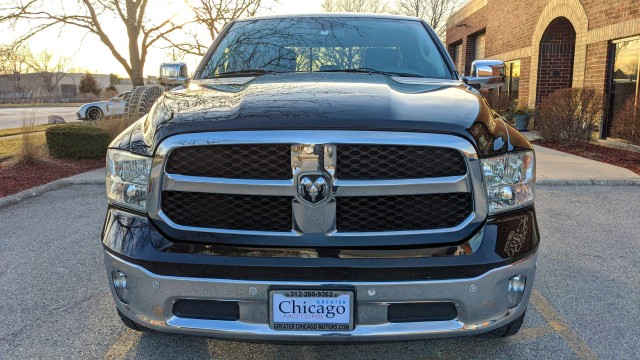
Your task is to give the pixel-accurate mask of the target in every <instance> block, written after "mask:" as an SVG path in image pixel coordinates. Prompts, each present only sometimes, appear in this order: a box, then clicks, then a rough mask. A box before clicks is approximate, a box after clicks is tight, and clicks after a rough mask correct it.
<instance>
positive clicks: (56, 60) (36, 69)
mask: <svg viewBox="0 0 640 360" xmlns="http://www.w3.org/2000/svg"><path fill="white" fill-rule="evenodd" d="M26 64H27V67H28V68H29V70H30V71H31V72H32V73H35V74H36V76H38V77H39V78H40V80H42V83H43V88H44V90H45V91H46V92H47V93H49V94H53V93H54V92H55V90H56V88H57V87H58V84H59V83H60V81H61V80H62V79H64V78H65V76H67V75H68V74H69V71H70V64H71V58H68V57H64V56H54V55H53V53H51V52H50V51H46V50H45V51H43V52H41V53H40V54H38V55H31V56H28V57H27V58H26Z"/></svg>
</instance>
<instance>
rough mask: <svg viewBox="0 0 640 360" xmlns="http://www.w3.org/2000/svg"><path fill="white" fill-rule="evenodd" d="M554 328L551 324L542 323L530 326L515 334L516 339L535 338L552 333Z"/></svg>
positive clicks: (526, 339)
mask: <svg viewBox="0 0 640 360" xmlns="http://www.w3.org/2000/svg"><path fill="white" fill-rule="evenodd" d="M554 332H555V330H554V329H553V327H551V325H549V324H544V325H540V326H536V327H532V328H527V329H522V330H520V331H519V332H518V335H516V338H517V339H518V341H528V340H535V339H537V338H540V337H543V336H547V335H550V334H553V333H554Z"/></svg>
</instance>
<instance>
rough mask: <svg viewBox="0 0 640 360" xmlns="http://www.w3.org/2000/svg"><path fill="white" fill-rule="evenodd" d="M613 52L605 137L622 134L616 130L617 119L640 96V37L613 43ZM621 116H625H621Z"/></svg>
mask: <svg viewBox="0 0 640 360" xmlns="http://www.w3.org/2000/svg"><path fill="white" fill-rule="evenodd" d="M612 52H613V54H612V55H613V57H612V58H611V61H610V65H609V66H610V71H611V72H610V74H611V76H610V79H611V80H610V84H609V91H610V93H609V116H608V118H609V125H608V126H607V127H605V128H604V129H603V130H604V135H605V136H609V135H611V132H613V133H620V130H621V129H616V117H618V116H619V114H620V112H621V111H623V110H624V108H625V106H629V104H628V102H634V103H635V102H637V101H638V97H639V96H640V90H639V89H638V77H639V75H640V73H639V71H640V70H639V69H638V67H639V66H638V65H639V64H640V37H634V38H630V39H622V40H619V41H615V42H613V43H612ZM620 116H623V115H621V114H620ZM614 135H615V134H614ZM618 135H620V134H618Z"/></svg>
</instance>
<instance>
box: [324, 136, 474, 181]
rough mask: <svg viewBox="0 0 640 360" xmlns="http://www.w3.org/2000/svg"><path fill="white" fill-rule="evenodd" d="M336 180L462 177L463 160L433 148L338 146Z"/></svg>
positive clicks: (465, 170) (454, 154)
mask: <svg viewBox="0 0 640 360" xmlns="http://www.w3.org/2000/svg"><path fill="white" fill-rule="evenodd" d="M337 168H338V172H337V174H336V176H337V178H338V179H344V180H367V179H388V180H392V179H419V178H433V177H443V176H458V175H464V174H465V173H466V172H467V166H466V164H465V161H464V156H463V155H462V154H461V153H460V151H457V150H455V149H448V148H442V147H432V146H398V145H378V144H375V145H370V144H344V145H338V146H337Z"/></svg>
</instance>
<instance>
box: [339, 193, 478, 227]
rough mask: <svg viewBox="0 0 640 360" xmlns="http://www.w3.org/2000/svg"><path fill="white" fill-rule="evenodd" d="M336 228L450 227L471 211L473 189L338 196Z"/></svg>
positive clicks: (458, 222)
mask: <svg viewBox="0 0 640 360" xmlns="http://www.w3.org/2000/svg"><path fill="white" fill-rule="evenodd" d="M336 205H337V214H336V216H337V218H336V222H337V229H338V231H343V232H363V231H402V230H429V229H443V228H450V227H453V226H456V225H458V224H460V223H461V222H462V221H463V220H464V219H466V218H467V217H468V216H469V215H470V214H471V211H472V198H471V194H470V193H447V194H426V195H401V196H365V197H342V198H337V204H336Z"/></svg>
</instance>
